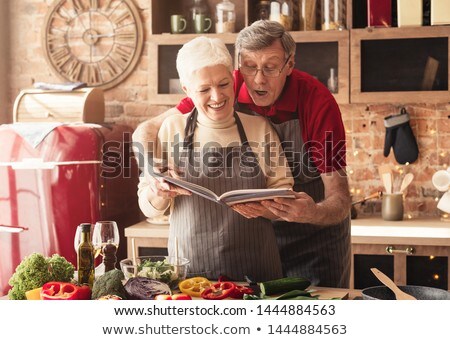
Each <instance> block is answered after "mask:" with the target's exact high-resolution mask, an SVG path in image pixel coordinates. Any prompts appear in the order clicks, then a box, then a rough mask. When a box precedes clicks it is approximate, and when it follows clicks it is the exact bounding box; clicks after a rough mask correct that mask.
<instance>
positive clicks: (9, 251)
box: [0, 123, 140, 295]
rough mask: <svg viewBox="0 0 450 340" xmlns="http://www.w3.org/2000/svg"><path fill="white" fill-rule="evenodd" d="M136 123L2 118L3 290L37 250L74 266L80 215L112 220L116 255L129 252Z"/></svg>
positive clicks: (135, 214) (135, 217) (134, 210)
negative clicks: (12, 228)
mask: <svg viewBox="0 0 450 340" xmlns="http://www.w3.org/2000/svg"><path fill="white" fill-rule="evenodd" d="M131 134H132V130H131V129H130V128H129V127H127V126H123V125H115V124H111V125H108V124H102V125H98V124H81V123H80V124H60V123H56V124H55V123H15V124H9V125H0V225H13V226H23V227H26V228H28V230H26V231H23V232H21V233H7V232H0V295H3V294H6V293H7V291H8V289H9V286H8V280H9V278H10V277H11V275H12V274H13V273H14V271H15V268H16V266H17V265H18V264H19V263H20V261H21V260H22V259H23V258H24V257H25V256H27V255H29V254H31V253H32V252H40V253H42V254H44V255H45V256H51V255H52V254H54V253H58V254H60V255H62V256H64V257H65V258H66V259H67V260H69V261H70V262H72V263H73V264H74V265H75V266H76V252H75V249H74V236H75V230H76V227H77V226H78V225H79V224H80V223H83V222H87V223H95V222H96V221H99V220H114V221H116V222H117V223H118V226H119V230H120V236H121V239H120V245H119V250H118V259H122V258H125V257H126V241H125V238H124V228H125V227H127V226H129V225H132V224H134V223H136V222H138V221H139V220H140V211H139V207H138V202H137V195H136V192H137V183H138V168H137V165H136V162H135V160H134V158H133V154H132V151H131Z"/></svg>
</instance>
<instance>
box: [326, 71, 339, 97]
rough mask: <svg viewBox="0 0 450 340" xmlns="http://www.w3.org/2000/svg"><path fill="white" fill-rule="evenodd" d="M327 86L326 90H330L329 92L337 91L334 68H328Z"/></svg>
mask: <svg viewBox="0 0 450 340" xmlns="http://www.w3.org/2000/svg"><path fill="white" fill-rule="evenodd" d="M327 87H328V90H330V92H331V93H337V92H338V79H337V76H336V72H335V69H334V68H330V78H328V81H327Z"/></svg>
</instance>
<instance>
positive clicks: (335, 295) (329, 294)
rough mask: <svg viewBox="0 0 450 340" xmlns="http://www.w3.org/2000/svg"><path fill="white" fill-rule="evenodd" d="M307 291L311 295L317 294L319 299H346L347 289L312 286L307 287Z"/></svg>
mask: <svg viewBox="0 0 450 340" xmlns="http://www.w3.org/2000/svg"><path fill="white" fill-rule="evenodd" d="M308 292H310V293H311V295H313V296H315V295H319V300H331V299H341V300H347V299H348V290H345V289H339V288H334V289H333V288H314V289H309V290H308Z"/></svg>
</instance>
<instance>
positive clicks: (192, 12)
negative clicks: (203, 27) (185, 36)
mask: <svg viewBox="0 0 450 340" xmlns="http://www.w3.org/2000/svg"><path fill="white" fill-rule="evenodd" d="M198 14H203V15H205V17H209V9H208V5H207V4H206V2H205V1H204V0H194V3H193V4H192V6H191V7H190V8H189V23H188V29H189V32H190V33H195V16H196V15H198Z"/></svg>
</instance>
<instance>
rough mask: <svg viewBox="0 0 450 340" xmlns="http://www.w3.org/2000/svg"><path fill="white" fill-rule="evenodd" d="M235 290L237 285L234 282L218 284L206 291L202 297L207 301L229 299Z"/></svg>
mask: <svg viewBox="0 0 450 340" xmlns="http://www.w3.org/2000/svg"><path fill="white" fill-rule="evenodd" d="M235 289H236V285H235V284H234V283H233V282H228V281H224V282H217V283H215V284H213V285H211V287H209V288H208V289H205V290H204V291H203V292H202V294H201V296H202V298H204V299H206V300H222V299H225V298H227V297H229V296H230V295H231V293H232V292H233V291H234V290H235Z"/></svg>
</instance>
